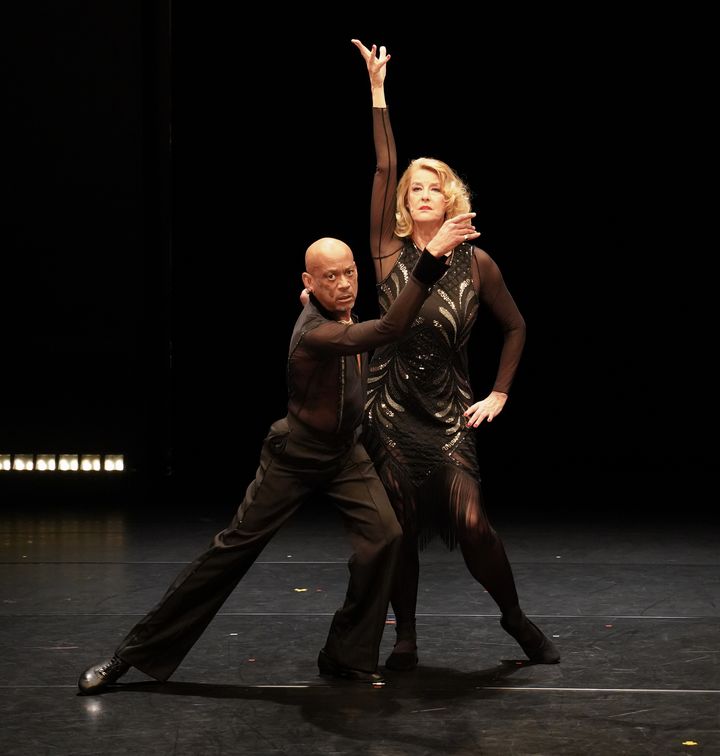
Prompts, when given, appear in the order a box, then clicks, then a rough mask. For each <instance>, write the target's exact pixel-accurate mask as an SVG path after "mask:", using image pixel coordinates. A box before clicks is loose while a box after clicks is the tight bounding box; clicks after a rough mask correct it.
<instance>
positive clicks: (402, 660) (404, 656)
mask: <svg viewBox="0 0 720 756" xmlns="http://www.w3.org/2000/svg"><path fill="white" fill-rule="evenodd" d="M395 631H396V633H397V641H396V643H395V647H397V646H398V644H399V643H401V642H403V641H407V642H409V643H411V644H412V645H413V646H414V647H415V648H414V649H413V650H411V651H395V649H393V651H392V653H391V654H390V656H388V658H387V659H385V668H386V669H394V670H395V671H397V672H409V671H410V670H411V669H415V667H417V665H418V655H417V645H416V644H417V636H416V633H415V621H414V620H413V621H412V622H407V623H400V624H399V625H397V626H396V628H395Z"/></svg>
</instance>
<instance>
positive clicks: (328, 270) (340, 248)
mask: <svg viewBox="0 0 720 756" xmlns="http://www.w3.org/2000/svg"><path fill="white" fill-rule="evenodd" d="M302 279H303V283H304V284H305V288H306V289H308V291H311V292H312V293H313V294H314V295H315V297H316V298H317V300H318V301H319V302H320V304H321V305H322V306H323V307H324V308H325V309H326V310H328V311H329V312H331V313H333V315H334V316H336V317H338V318H341V319H346V318H349V317H350V310H351V309H352V308H353V306H354V305H355V297H356V296H357V269H356V267H355V260H354V258H353V253H352V250H351V249H350V247H348V245H347V244H345V242H343V241H340V239H333V238H332V237H329V236H326V237H323V238H322V239H318V240H317V241H314V242H313V243H312V244H311V245H310V246H309V247H308V248H307V250H306V251H305V272H304V273H303V274H302Z"/></svg>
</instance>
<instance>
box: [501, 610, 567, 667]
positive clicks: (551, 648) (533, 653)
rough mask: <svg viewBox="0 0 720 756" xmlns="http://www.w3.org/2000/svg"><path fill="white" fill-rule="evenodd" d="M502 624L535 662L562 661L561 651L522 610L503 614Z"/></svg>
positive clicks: (554, 662) (551, 662)
mask: <svg viewBox="0 0 720 756" xmlns="http://www.w3.org/2000/svg"><path fill="white" fill-rule="evenodd" d="M500 625H501V626H502V629H503V630H505V632H506V633H509V634H510V635H512V637H513V638H515V640H516V641H517V642H518V643H519V644H520V648H522V650H523V651H524V652H525V654H526V655H527V658H528V659H530V661H531V662H534V663H535V664H557V663H558V662H559V661H560V652H559V651H558V650H557V648H556V647H555V644H554V643H553V642H552V641H551V640H550V639H549V638H547V637H546V636H545V635H544V634H543V632H542V630H540V628H539V627H538V626H537V625H536V624H535V623H534V622H533V621H532V620H529V619H528V618H527V617H526V616H525V614H524V612H523V611H522V610H518V611H516V612H514V613H513V614H512V615H510V614H507V615H505V614H503V616H502V618H501V619H500Z"/></svg>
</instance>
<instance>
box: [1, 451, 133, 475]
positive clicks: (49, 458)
mask: <svg viewBox="0 0 720 756" xmlns="http://www.w3.org/2000/svg"><path fill="white" fill-rule="evenodd" d="M124 469H125V458H124V455H122V454H0V472H8V471H13V470H18V471H23V472H28V471H33V472H46V471H50V472H53V471H59V472H122V471H123V470H124Z"/></svg>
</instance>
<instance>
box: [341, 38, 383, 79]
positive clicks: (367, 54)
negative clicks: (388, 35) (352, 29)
mask: <svg viewBox="0 0 720 756" xmlns="http://www.w3.org/2000/svg"><path fill="white" fill-rule="evenodd" d="M350 41H351V42H352V43H353V44H354V45H355V47H357V49H358V50H360V55H362V56H363V59H364V61H365V65H366V66H367V70H368V74H369V76H370V86H372V87H382V86H383V84H384V83H385V75H386V73H387V68H386V67H385V66H386V65H387V62H388V61H389V60H390V56H389V55H388V54H387V50H386V49H385V46H384V45H382V46H381V47H380V55H378V54H377V45H373V46H372V47H371V48H370V49H369V50H368V49H367V47H365V45H364V44H363V43H362V42H361V41H360V40H359V39H351V40H350Z"/></svg>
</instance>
